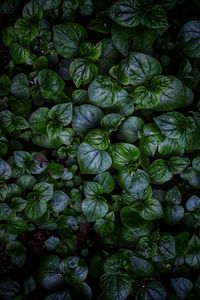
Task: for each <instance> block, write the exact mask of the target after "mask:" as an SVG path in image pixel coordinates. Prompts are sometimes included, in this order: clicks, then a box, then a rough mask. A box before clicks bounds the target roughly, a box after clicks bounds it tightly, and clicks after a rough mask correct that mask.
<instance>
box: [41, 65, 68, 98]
mask: <svg viewBox="0 0 200 300" xmlns="http://www.w3.org/2000/svg"><path fill="white" fill-rule="evenodd" d="M38 83H39V85H40V92H41V94H42V96H43V97H44V98H46V99H51V98H52V97H56V96H57V95H59V94H60V93H61V92H62V90H63V88H64V85H65V83H64V81H63V80H62V78H61V77H60V76H59V75H58V74H57V73H56V72H55V71H53V70H50V69H43V70H42V71H40V72H39V73H38Z"/></svg>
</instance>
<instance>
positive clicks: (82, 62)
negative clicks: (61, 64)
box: [69, 58, 98, 88]
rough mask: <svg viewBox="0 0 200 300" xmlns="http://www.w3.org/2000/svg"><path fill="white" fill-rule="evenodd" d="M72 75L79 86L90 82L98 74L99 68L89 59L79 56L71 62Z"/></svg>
mask: <svg viewBox="0 0 200 300" xmlns="http://www.w3.org/2000/svg"><path fill="white" fill-rule="evenodd" d="M69 72H70V77H71V78H72V80H73V82H74V84H75V85H76V87H77V88H79V87H80V86H81V85H85V84H88V83H90V82H91V81H93V80H94V79H95V77H96V76H97V74H98V68H97V66H96V65H95V64H93V63H91V62H90V61H88V60H87V59H84V58H77V59H75V60H74V61H72V63H71V64H70V69H69Z"/></svg>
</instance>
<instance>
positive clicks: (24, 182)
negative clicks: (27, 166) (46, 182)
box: [16, 175, 36, 191]
mask: <svg viewBox="0 0 200 300" xmlns="http://www.w3.org/2000/svg"><path fill="white" fill-rule="evenodd" d="M16 183H17V184H18V185H19V186H20V187H22V188H23V190H25V191H26V190H32V188H33V187H34V185H35V184H36V179H35V177H33V176H32V175H22V176H20V177H19V178H18V179H17V181H16Z"/></svg>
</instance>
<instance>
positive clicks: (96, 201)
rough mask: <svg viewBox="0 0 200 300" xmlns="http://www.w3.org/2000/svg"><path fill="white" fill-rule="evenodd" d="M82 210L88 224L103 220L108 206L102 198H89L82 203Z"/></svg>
mask: <svg viewBox="0 0 200 300" xmlns="http://www.w3.org/2000/svg"><path fill="white" fill-rule="evenodd" d="M82 210H83V213H84V215H85V216H86V218H87V220H88V221H89V222H94V221H96V220H97V219H100V218H103V217H104V216H105V215H106V214H107V212H108V205H107V203H106V201H105V199H104V198H102V197H101V198H100V197H98V198H96V197H90V198H86V199H85V200H83V202H82Z"/></svg>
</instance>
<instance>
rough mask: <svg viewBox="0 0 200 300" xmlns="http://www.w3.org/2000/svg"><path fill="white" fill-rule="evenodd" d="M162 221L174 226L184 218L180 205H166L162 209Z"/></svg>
mask: <svg viewBox="0 0 200 300" xmlns="http://www.w3.org/2000/svg"><path fill="white" fill-rule="evenodd" d="M164 216H165V217H164V220H165V222H166V223H167V224H170V225H175V224H177V223H178V222H180V221H181V219H182V218H183V216H184V208H183V207H182V206H181V205H176V204H175V205H166V206H165V208H164Z"/></svg>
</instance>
